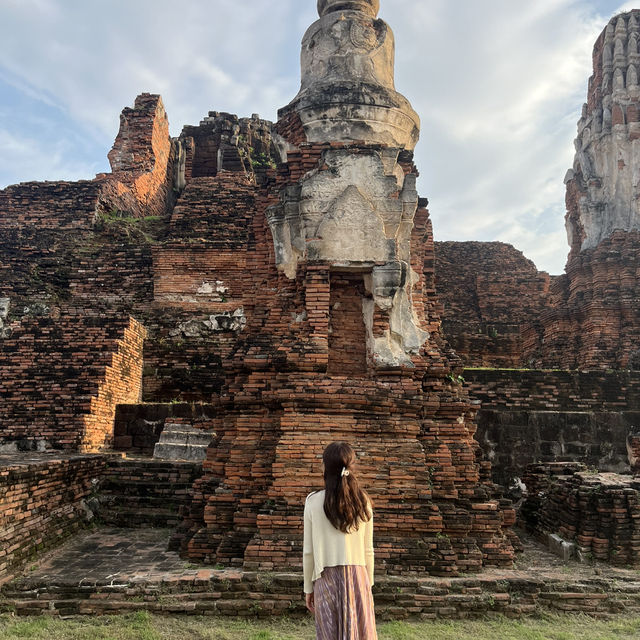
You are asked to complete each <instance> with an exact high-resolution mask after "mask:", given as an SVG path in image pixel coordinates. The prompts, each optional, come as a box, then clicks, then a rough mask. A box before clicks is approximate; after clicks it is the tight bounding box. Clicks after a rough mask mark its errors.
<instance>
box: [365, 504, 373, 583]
mask: <svg viewBox="0 0 640 640" xmlns="http://www.w3.org/2000/svg"><path fill="white" fill-rule="evenodd" d="M364 526H365V530H364V560H365V564H366V567H367V573H368V574H369V582H370V583H371V586H373V564H374V557H373V512H371V518H370V519H369V521H368V522H365V525H364Z"/></svg>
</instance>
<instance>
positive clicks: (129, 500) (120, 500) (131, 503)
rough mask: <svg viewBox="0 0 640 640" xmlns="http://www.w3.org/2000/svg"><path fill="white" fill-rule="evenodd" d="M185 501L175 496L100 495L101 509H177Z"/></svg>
mask: <svg viewBox="0 0 640 640" xmlns="http://www.w3.org/2000/svg"><path fill="white" fill-rule="evenodd" d="M185 503H186V500H185V499H183V500H180V498H178V497H176V496H154V495H148V496H130V495H127V496H124V495H111V496H109V495H108V494H106V495H102V496H101V497H100V504H101V508H102V509H107V510H118V509H119V508H124V509H139V508H150V509H155V508H165V509H170V510H172V511H176V512H177V511H178V509H179V508H180V507H181V506H182V505H183V504H185Z"/></svg>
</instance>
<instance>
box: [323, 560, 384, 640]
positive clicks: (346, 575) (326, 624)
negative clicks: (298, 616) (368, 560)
mask: <svg viewBox="0 0 640 640" xmlns="http://www.w3.org/2000/svg"><path fill="white" fill-rule="evenodd" d="M313 594H314V595H313V598H314V604H315V608H316V638H317V640H377V639H378V634H377V633H376V618H375V613H374V610H373V595H372V594H371V584H370V582H369V574H368V573H367V569H366V567H359V566H355V565H348V566H339V567H326V568H325V569H324V570H323V571H322V575H321V576H320V577H319V578H318V579H317V580H316V581H315V582H314V583H313Z"/></svg>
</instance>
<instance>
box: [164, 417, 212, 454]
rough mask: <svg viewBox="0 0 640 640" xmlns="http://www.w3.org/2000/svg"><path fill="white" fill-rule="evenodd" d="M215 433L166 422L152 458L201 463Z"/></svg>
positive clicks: (187, 425) (188, 425)
mask: <svg viewBox="0 0 640 640" xmlns="http://www.w3.org/2000/svg"><path fill="white" fill-rule="evenodd" d="M214 437H215V433H213V432H212V431H208V430H203V429H197V428H195V427H193V426H191V425H190V424H184V423H172V422H166V423H165V425H164V429H163V430H162V433H161V434H160V440H159V441H158V443H157V444H156V446H155V448H154V450H153V457H154V458H159V459H162V460H194V461H202V460H204V459H205V458H206V457H207V448H208V447H209V444H210V443H211V440H212V439H213V438H214Z"/></svg>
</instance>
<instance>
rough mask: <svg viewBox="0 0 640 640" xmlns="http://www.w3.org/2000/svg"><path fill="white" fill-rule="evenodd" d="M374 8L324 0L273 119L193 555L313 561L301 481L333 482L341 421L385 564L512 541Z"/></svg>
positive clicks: (308, 485) (447, 560)
mask: <svg viewBox="0 0 640 640" xmlns="http://www.w3.org/2000/svg"><path fill="white" fill-rule="evenodd" d="M378 8H379V2H378V0H350V1H346V0H319V2H318V11H319V14H320V19H319V20H318V21H317V22H315V23H314V24H313V25H312V26H311V27H310V28H309V30H308V31H307V33H306V35H305V36H304V39H303V42H302V59H301V60H302V86H301V89H300V92H299V94H298V95H297V96H296V98H295V99H294V100H293V101H292V102H291V103H290V104H289V105H288V106H286V107H285V108H283V109H281V110H280V112H279V120H278V123H277V124H276V125H275V127H274V132H273V141H274V142H275V144H276V145H277V146H278V148H279V152H280V154H281V158H280V159H281V160H282V162H281V163H280V164H279V166H278V170H277V171H269V172H268V176H269V177H268V179H267V180H265V181H264V182H263V184H262V186H261V187H260V188H259V189H258V195H257V196H256V200H255V207H256V210H255V215H254V217H253V220H252V222H251V233H250V234H249V236H248V238H249V240H248V244H247V245H246V256H245V257H243V259H244V260H246V277H245V280H244V281H243V282H244V283H245V286H246V290H245V291H244V294H243V302H244V312H245V315H246V318H247V324H246V328H245V329H244V332H243V334H242V337H241V339H240V341H239V342H238V344H237V346H236V347H235V349H234V351H233V353H232V354H231V356H230V361H229V362H230V367H229V368H230V369H232V370H229V377H228V381H227V383H226V384H225V386H224V388H223V390H222V393H221V396H220V401H219V415H218V418H217V431H218V433H219V437H218V439H217V440H216V442H215V443H214V445H213V446H211V447H210V448H209V450H208V456H207V460H206V462H205V475H204V477H203V478H202V479H201V480H200V481H198V482H197V483H196V485H195V495H194V500H193V503H192V505H191V509H190V512H189V513H188V514H187V517H186V520H185V525H184V527H183V531H182V534H181V535H182V539H181V543H182V549H183V552H184V554H185V555H187V556H189V557H191V558H194V559H204V560H206V561H208V562H211V563H221V564H225V565H228V564H242V565H243V566H244V567H245V568H247V569H253V568H262V569H270V568H278V569H282V568H284V567H300V564H301V540H302V529H301V527H302V509H303V504H304V499H305V497H306V495H307V494H308V493H309V492H310V491H312V490H313V489H317V488H319V487H321V486H322V477H321V470H320V462H321V454H322V451H323V449H324V447H325V446H326V445H327V444H328V443H329V442H331V441H333V440H347V441H349V442H351V443H352V444H353V445H354V447H355V449H356V450H357V453H358V459H359V469H360V474H361V476H362V478H363V483H364V485H365V486H366V487H367V488H368V490H369V491H370V494H371V496H372V499H373V502H374V505H375V510H376V539H375V545H376V550H377V559H378V562H379V568H380V569H381V570H387V571H393V572H403V571H407V570H426V571H429V572H432V573H438V574H449V575H451V574H455V572H457V571H459V570H463V571H469V570H479V569H480V568H481V567H482V566H483V565H508V564H510V563H511V561H512V557H513V548H512V545H511V543H510V541H509V532H508V527H509V526H510V524H511V523H512V520H513V511H512V510H511V509H510V508H509V507H508V506H507V505H506V503H501V502H500V500H499V499H498V498H497V497H496V496H495V495H494V493H493V491H494V487H493V485H492V484H491V483H490V482H489V481H488V477H489V474H488V470H489V469H488V464H486V463H480V462H479V460H478V458H477V453H478V446H477V443H476V442H475V441H474V438H473V436H474V431H475V426H474V423H473V412H472V409H471V405H470V403H469V399H468V397H467V394H466V392H464V391H463V389H462V386H461V385H460V384H459V382H458V380H457V377H456V374H455V370H454V367H455V364H456V362H457V361H456V359H455V356H453V354H452V353H451V352H450V350H449V349H448V347H447V345H446V343H445V342H444V340H443V339H442V337H441V334H440V316H439V314H440V306H439V304H438V301H437V298H436V296H435V291H434V273H433V262H434V257H433V238H432V230H431V223H430V220H429V215H428V212H427V210H426V204H427V203H426V200H421V199H419V198H418V194H417V192H416V175H417V172H416V169H415V167H414V165H413V162H412V157H413V154H412V152H413V149H414V146H415V144H416V142H417V140H418V135H419V119H418V116H417V115H416V114H415V112H414V111H413V109H412V108H411V106H410V104H409V102H408V101H407V100H406V99H405V98H404V97H403V96H401V95H400V94H399V93H397V92H396V91H395V88H394V71H393V64H394V39H393V34H392V32H391V29H390V28H389V27H388V25H387V24H386V23H385V22H384V21H382V20H379V19H377V18H376V16H377V13H378ZM186 193H187V192H185V194H186ZM183 198H184V196H183ZM179 207H180V203H178V208H179ZM174 218H175V214H174Z"/></svg>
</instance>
